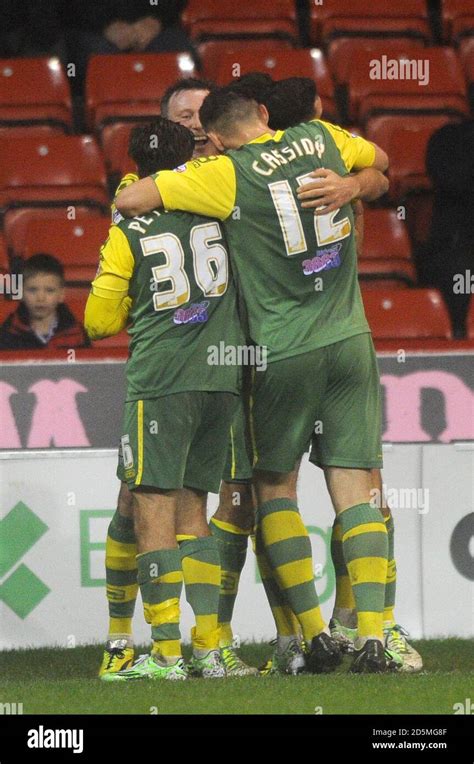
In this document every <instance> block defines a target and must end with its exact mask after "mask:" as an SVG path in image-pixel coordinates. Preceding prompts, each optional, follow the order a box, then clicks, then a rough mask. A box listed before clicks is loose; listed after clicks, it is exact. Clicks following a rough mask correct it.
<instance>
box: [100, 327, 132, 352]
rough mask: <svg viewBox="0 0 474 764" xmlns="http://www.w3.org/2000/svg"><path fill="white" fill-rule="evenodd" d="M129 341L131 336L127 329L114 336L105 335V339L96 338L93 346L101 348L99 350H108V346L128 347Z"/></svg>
mask: <svg viewBox="0 0 474 764" xmlns="http://www.w3.org/2000/svg"><path fill="white" fill-rule="evenodd" d="M129 342H130V337H129V336H128V334H127V332H126V331H123V332H120V333H119V334H116V335H115V336H114V337H104V339H103V340H95V342H93V343H92V347H94V348H99V350H100V348H102V349H103V350H106V349H107V348H128V343H129Z"/></svg>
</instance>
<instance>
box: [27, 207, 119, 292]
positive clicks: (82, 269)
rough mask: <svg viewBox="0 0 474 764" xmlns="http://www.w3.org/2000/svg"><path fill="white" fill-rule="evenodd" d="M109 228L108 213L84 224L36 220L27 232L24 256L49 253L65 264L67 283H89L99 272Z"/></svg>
mask: <svg viewBox="0 0 474 764" xmlns="http://www.w3.org/2000/svg"><path fill="white" fill-rule="evenodd" d="M109 227H110V218H109V217H105V216H104V217H99V216H97V217H90V218H88V219H87V220H85V221H83V222H81V223H77V222H76V221H74V220H62V221H57V220H55V219H54V218H52V219H51V218H48V217H44V218H42V219H41V220H33V221H31V223H30V225H29V226H28V228H27V231H26V239H25V247H24V251H23V256H24V257H25V258H26V257H30V256H31V255H34V254H36V253H38V252H47V253H48V254H50V255H54V257H56V258H57V259H58V260H59V261H60V262H61V263H62V265H63V266H64V275H65V278H66V281H67V282H68V283H70V282H73V281H86V282H90V281H92V279H93V278H94V275H95V273H96V271H97V265H98V263H99V252H100V248H101V246H102V244H103V243H104V242H105V240H106V239H107V236H108V231H109Z"/></svg>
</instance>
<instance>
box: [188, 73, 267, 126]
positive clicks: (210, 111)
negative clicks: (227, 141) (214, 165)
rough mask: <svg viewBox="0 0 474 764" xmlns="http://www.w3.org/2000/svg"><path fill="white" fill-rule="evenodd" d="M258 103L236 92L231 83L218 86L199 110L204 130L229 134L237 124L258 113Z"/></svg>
mask: <svg viewBox="0 0 474 764" xmlns="http://www.w3.org/2000/svg"><path fill="white" fill-rule="evenodd" d="M257 108H258V104H257V102H256V101H255V99H254V98H249V97H248V96H246V95H243V94H242V93H238V92H236V91H235V90H234V89H233V88H232V86H231V85H226V87H223V88H216V89H215V90H213V91H212V92H211V93H209V95H208V96H207V97H206V98H205V99H204V101H203V104H202V106H201V108H200V110H199V118H200V120H201V124H202V126H203V128H204V130H205V131H206V132H207V133H208V132H209V131H210V130H218V131H219V132H221V133H224V134H226V133H227V134H228V133H229V132H231V130H232V128H233V127H234V126H235V125H238V124H239V123H241V122H246V121H247V120H248V119H249V118H251V117H252V116H254V115H255V116H256V114H257Z"/></svg>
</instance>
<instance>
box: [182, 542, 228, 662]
mask: <svg viewBox="0 0 474 764" xmlns="http://www.w3.org/2000/svg"><path fill="white" fill-rule="evenodd" d="M182 538H183V537H181V536H180V537H178V539H179V551H180V554H181V561H182V566H183V578H184V586H185V590H186V599H187V601H188V602H189V604H190V605H191V608H192V610H193V613H194V616H195V618H196V626H194V627H193V629H192V630H191V640H192V643H193V649H195V650H214V649H216V648H217V647H219V625H218V610H219V592H220V584H221V565H220V558H219V550H218V548H217V541H216V539H215V538H214V536H202V537H200V538H190V537H187V538H185V539H184V540H182Z"/></svg>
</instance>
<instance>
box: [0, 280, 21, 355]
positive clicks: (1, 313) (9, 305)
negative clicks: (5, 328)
mask: <svg viewBox="0 0 474 764" xmlns="http://www.w3.org/2000/svg"><path fill="white" fill-rule="evenodd" d="M17 307H18V300H6V299H5V297H4V296H3V295H0V326H1V325H2V324H3V323H4V322H5V321H6V320H7V318H8V316H9V315H10V313H13V312H14V311H15V310H16V309H17ZM0 359H1V356H0Z"/></svg>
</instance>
